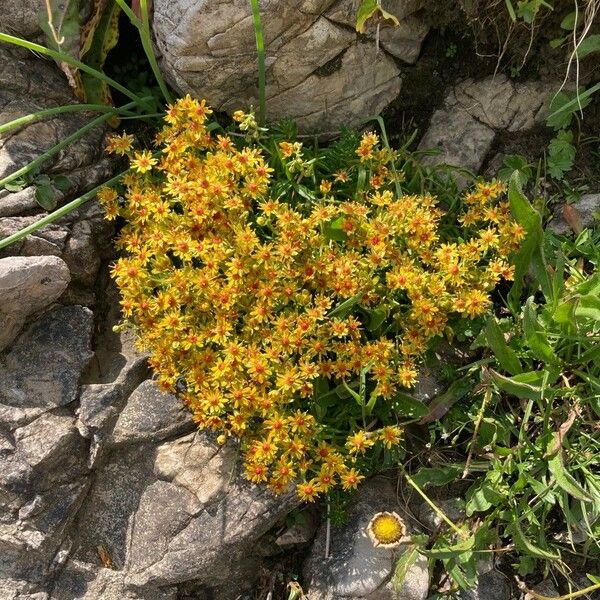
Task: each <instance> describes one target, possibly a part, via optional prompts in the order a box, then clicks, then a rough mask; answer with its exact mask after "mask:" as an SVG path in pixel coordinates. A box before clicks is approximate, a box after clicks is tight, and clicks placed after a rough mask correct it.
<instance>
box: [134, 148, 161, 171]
mask: <svg viewBox="0 0 600 600" xmlns="http://www.w3.org/2000/svg"><path fill="white" fill-rule="evenodd" d="M157 163H158V160H157V159H156V158H153V156H152V152H150V150H143V151H142V152H136V153H135V154H134V158H133V160H132V161H131V167H132V168H133V169H135V170H136V171H137V172H138V173H147V172H148V171H151V170H152V167H153V166H154V165H156V164H157Z"/></svg>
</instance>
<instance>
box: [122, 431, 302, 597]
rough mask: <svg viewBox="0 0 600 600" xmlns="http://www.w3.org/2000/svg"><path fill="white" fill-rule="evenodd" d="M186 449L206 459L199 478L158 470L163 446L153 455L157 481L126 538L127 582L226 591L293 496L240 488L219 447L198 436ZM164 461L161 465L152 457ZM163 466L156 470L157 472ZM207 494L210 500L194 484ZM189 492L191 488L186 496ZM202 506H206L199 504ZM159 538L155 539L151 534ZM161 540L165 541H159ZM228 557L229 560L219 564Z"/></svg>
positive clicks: (144, 497) (185, 470) (291, 503)
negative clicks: (189, 585)
mask: <svg viewBox="0 0 600 600" xmlns="http://www.w3.org/2000/svg"><path fill="white" fill-rule="evenodd" d="M189 444H193V445H195V446H202V447H203V448H202V449H194V450H193V451H194V453H196V455H197V456H200V455H204V456H211V458H209V459H208V462H205V463H204V471H203V476H204V477H205V479H203V480H202V481H201V482H200V481H195V480H194V477H197V476H198V472H197V471H195V470H193V471H192V470H191V469H190V465H185V466H184V468H183V470H177V468H176V467H175V461H171V462H168V461H167V462H168V465H169V468H171V469H172V470H171V471H169V472H167V471H168V469H167V468H166V467H165V466H164V462H165V461H164V457H165V453H167V454H168V453H169V450H165V448H164V446H165V445H167V447H168V448H170V452H173V451H175V452H177V451H178V450H173V444H172V442H166V444H163V445H162V446H163V448H161V447H159V448H158V451H157V461H156V463H155V470H156V472H157V473H158V475H159V476H160V477H161V478H167V477H169V478H170V477H173V479H172V480H171V481H161V482H160V483H157V484H155V485H153V486H149V487H147V488H146V489H145V491H144V492H143V494H142V497H141V499H140V503H139V509H138V511H137V512H136V516H135V519H134V522H133V528H132V531H131V537H130V542H129V543H130V548H131V553H130V555H129V557H128V561H127V571H128V575H127V582H128V583H129V584H130V585H133V586H144V587H151V588H152V587H156V586H158V587H161V586H165V585H167V586H168V585H174V584H177V583H180V582H184V581H196V582H197V583H198V584H201V585H202V586H204V587H206V588H218V587H219V586H222V585H224V584H228V583H229V584H230V582H231V581H232V580H235V579H236V578H237V574H238V573H239V572H240V569H241V568H242V567H241V565H243V564H244V560H245V556H246V555H247V554H252V552H253V549H254V547H255V546H256V543H257V540H259V538H260V537H261V536H263V535H264V534H265V533H266V532H267V531H268V530H269V529H271V527H273V525H275V523H277V522H278V521H279V520H280V519H282V518H283V517H284V516H285V515H287V513H288V512H289V511H290V510H292V509H293V508H294V507H295V506H297V504H298V499H297V496H296V494H295V492H294V491H290V492H289V493H286V494H283V495H282V496H279V497H276V496H274V495H273V494H272V493H271V492H270V491H269V490H268V489H266V488H265V487H264V486H257V485H251V484H249V483H248V482H246V481H245V480H244V479H243V477H242V476H241V474H240V473H239V470H238V469H237V468H236V469H235V470H234V471H233V472H232V470H231V464H232V459H231V458H227V459H224V458H223V456H222V454H221V453H222V452H223V451H225V452H229V449H227V448H226V449H225V450H223V449H222V448H221V447H219V446H217V445H215V444H214V443H213V442H211V441H210V440H209V439H208V437H207V436H205V435H200V434H196V436H195V438H194V439H193V440H189ZM161 455H162V456H163V460H162V461H161V459H159V458H158V457H160V456H161ZM161 462H162V466H161ZM197 483H198V484H200V483H201V485H202V488H204V487H206V489H208V490H212V493H211V494H210V496H209V497H207V496H206V492H205V491H204V490H203V489H201V488H199V487H198V488H196V484H197ZM190 488H191V489H190ZM204 500H206V502H204ZM157 531H162V532H163V534H162V535H159V536H157V534H156V532H157ZM165 538H166V539H165ZM223 556H227V561H224V560H223Z"/></svg>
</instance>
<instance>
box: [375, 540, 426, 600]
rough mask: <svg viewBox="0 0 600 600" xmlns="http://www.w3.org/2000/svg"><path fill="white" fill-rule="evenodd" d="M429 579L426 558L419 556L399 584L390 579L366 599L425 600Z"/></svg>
mask: <svg viewBox="0 0 600 600" xmlns="http://www.w3.org/2000/svg"><path fill="white" fill-rule="evenodd" d="M400 552H402V550H400ZM399 559H400V557H398V560H399ZM429 579H430V576H429V564H428V560H427V557H426V556H424V555H423V554H419V555H418V556H417V560H416V561H415V563H414V564H413V565H412V566H411V567H409V569H408V571H407V573H406V576H405V577H404V579H403V580H402V582H401V583H395V582H394V581H393V579H392V580H390V581H388V582H387V583H386V584H385V585H384V586H383V587H382V588H380V589H379V590H377V591H376V592H374V593H373V594H370V595H369V597H368V598H369V600H425V599H426V598H427V597H428V596H429Z"/></svg>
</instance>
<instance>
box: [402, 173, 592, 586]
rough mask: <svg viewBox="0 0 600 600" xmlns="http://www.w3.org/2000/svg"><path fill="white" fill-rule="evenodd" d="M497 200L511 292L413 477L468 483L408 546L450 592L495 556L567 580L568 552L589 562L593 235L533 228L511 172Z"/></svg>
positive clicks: (430, 482) (420, 481) (419, 481)
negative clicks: (506, 222)
mask: <svg viewBox="0 0 600 600" xmlns="http://www.w3.org/2000/svg"><path fill="white" fill-rule="evenodd" d="M509 200H510V202H511V206H512V207H513V211H514V213H515V214H517V215H520V221H521V223H522V225H523V226H524V227H525V228H526V230H527V233H528V237H527V240H526V241H525V243H524V244H523V246H522V251H521V252H520V255H519V256H518V257H517V258H516V276H515V283H514V284H513V290H512V292H511V294H509V296H508V298H507V302H506V310H505V311H503V312H500V314H498V315H497V316H490V317H489V318H488V320H487V322H486V324H485V327H483V328H482V330H481V332H480V334H479V336H478V338H477V339H476V340H475V342H474V344H473V348H475V349H480V350H481V351H482V357H481V358H480V359H479V360H478V361H476V362H474V363H472V364H471V365H467V366H465V367H464V368H463V372H465V374H466V377H467V378H469V380H470V381H471V384H472V385H473V389H474V393H472V394H467V395H465V396H463V398H462V399H460V398H455V399H451V401H450V402H449V403H448V402H447V403H446V407H445V408H446V412H445V415H444V416H443V417H442V418H441V419H440V420H439V421H437V422H434V424H433V427H432V429H431V431H432V432H435V442H433V443H432V445H433V449H434V454H432V456H435V460H434V461H430V464H428V465H427V466H426V467H423V468H422V469H420V470H418V471H417V472H416V474H415V475H414V476H413V482H414V483H415V484H416V485H420V486H424V487H427V486H436V485H445V484H447V483H449V482H452V481H454V480H458V479H462V480H465V481H466V482H469V483H470V486H469V488H468V490H467V492H466V494H465V497H464V510H465V520H464V523H463V525H462V526H461V527H460V528H459V530H458V531H457V530H456V529H455V528H451V527H448V528H447V529H446V531H445V532H444V531H442V533H441V534H440V535H439V536H438V537H437V538H436V539H435V540H434V541H433V544H432V543H431V540H428V543H427V544H426V545H424V546H423V547H421V549H420V550H421V552H423V553H425V554H426V555H427V556H429V557H431V558H432V559H435V560H439V561H441V562H442V563H443V565H444V567H445V569H446V571H447V572H448V573H449V574H450V576H451V577H452V579H453V580H454V583H455V585H456V586H458V587H460V588H467V587H472V586H473V585H474V584H475V582H476V579H477V568H476V566H477V561H478V560H480V559H482V558H485V557H486V556H490V555H491V556H495V555H497V554H498V553H501V554H499V555H501V556H504V557H505V560H507V559H508V560H510V562H511V563H512V564H513V566H514V568H515V570H516V571H517V572H518V573H519V574H520V576H522V577H525V576H527V575H529V574H531V573H533V572H534V571H536V570H537V569H538V568H539V567H540V565H543V568H545V569H549V568H551V569H553V570H554V571H556V572H557V573H559V574H562V576H563V577H564V578H565V581H567V582H568V581H569V573H570V568H569V563H570V562H572V561H573V560H574V559H577V560H579V559H580V558H583V559H584V560H585V561H588V563H589V564H590V565H593V564H594V561H598V559H599V558H600V433H599V430H598V426H597V424H598V421H599V419H600V344H599V342H600V272H598V262H599V260H600V251H599V249H598V248H599V246H598V241H599V240H600V233H598V232H596V233H594V232H592V231H589V230H585V231H583V232H581V233H580V234H579V236H578V237H577V238H576V240H575V241H574V242H572V241H570V240H568V239H565V238H561V237H557V236H554V235H553V234H551V233H549V232H542V230H541V227H540V223H541V219H540V217H539V215H538V216H537V217H536V215H535V211H534V210H533V208H532V207H531V206H530V205H529V203H528V202H527V200H526V199H525V197H524V196H523V194H522V192H521V184H520V180H519V176H518V174H515V175H514V176H513V177H512V178H511V182H510V188H509ZM519 273H521V274H522V279H521V278H520V277H519ZM515 292H516V293H515ZM511 297H512V301H511ZM444 448H447V450H444ZM431 462H433V466H432V464H431ZM592 582H594V585H591V586H590V587H589V589H588V590H587V592H591V591H594V590H596V589H599V588H600V584H599V583H598V581H597V580H595V581H594V580H593V579H592Z"/></svg>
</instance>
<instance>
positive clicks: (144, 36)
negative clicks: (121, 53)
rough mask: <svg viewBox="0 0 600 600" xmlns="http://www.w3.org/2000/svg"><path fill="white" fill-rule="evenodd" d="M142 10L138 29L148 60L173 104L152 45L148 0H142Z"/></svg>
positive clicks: (163, 91)
mask: <svg viewBox="0 0 600 600" xmlns="http://www.w3.org/2000/svg"><path fill="white" fill-rule="evenodd" d="M140 11H141V13H142V22H141V27H138V30H139V32H140V38H141V40H142V46H143V48H144V52H145V53H146V57H147V58H148V62H149V63H150V67H151V68H152V72H153V73H154V77H155V78H156V81H157V83H158V86H159V87H160V91H161V92H162V95H163V96H164V97H165V100H166V101H167V103H168V104H172V103H173V98H172V96H171V94H170V92H169V90H168V88H167V85H166V84H165V80H164V79H163V76H162V73H161V72H160V69H159V67H158V63H157V62H156V55H155V54H154V47H153V46H152V36H151V35H150V21H149V19H148V0H140ZM134 24H135V23H134Z"/></svg>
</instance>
